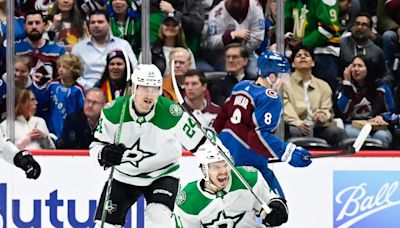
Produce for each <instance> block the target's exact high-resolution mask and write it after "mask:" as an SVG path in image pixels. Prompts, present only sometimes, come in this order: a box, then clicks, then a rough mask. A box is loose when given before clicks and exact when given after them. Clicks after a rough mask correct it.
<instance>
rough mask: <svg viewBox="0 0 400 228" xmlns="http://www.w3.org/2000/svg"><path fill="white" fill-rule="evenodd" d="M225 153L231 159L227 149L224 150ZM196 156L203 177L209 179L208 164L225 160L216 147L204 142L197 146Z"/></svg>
mask: <svg viewBox="0 0 400 228" xmlns="http://www.w3.org/2000/svg"><path fill="white" fill-rule="evenodd" d="M223 153H225V155H226V156H227V157H228V158H229V159H230V160H232V158H231V155H230V153H229V151H224V152H223ZM195 155H196V158H197V161H198V163H199V164H200V168H201V169H202V171H203V174H204V176H205V179H206V180H207V181H209V180H210V179H209V174H208V165H209V164H211V163H214V162H219V161H225V158H224V156H222V154H221V153H220V152H219V151H218V149H217V148H215V146H214V145H213V144H211V143H204V144H203V145H201V146H200V147H199V149H198V150H197V152H196V154H195Z"/></svg>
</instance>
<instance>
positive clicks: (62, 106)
mask: <svg viewBox="0 0 400 228" xmlns="http://www.w3.org/2000/svg"><path fill="white" fill-rule="evenodd" d="M57 65H58V74H59V75H60V78H59V79H57V80H54V81H51V82H50V83H49V84H48V86H47V88H45V89H39V88H38V87H37V86H34V87H33V91H34V93H35V95H36V97H37V98H38V102H39V105H38V106H39V108H40V109H39V110H38V111H39V112H38V115H39V116H43V117H44V118H45V120H46V122H47V123H48V124H49V130H50V132H51V133H53V134H55V135H56V136H57V137H60V135H61V131H62V129H63V126H64V121H65V118H66V117H67V115H68V114H72V113H74V112H76V111H77V110H80V109H82V107H83V101H84V94H83V89H82V87H81V85H79V84H78V83H77V82H76V79H77V78H78V77H79V76H80V75H81V72H82V64H81V61H80V60H79V58H78V57H77V56H74V55H72V54H65V55H63V56H61V57H60V59H59V60H58V61H57Z"/></svg>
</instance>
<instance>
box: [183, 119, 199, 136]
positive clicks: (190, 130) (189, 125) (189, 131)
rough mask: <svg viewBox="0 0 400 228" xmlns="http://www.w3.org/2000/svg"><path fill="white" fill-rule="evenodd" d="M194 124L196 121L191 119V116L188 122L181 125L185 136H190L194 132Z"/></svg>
mask: <svg viewBox="0 0 400 228" xmlns="http://www.w3.org/2000/svg"><path fill="white" fill-rule="evenodd" d="M195 126H196V123H195V122H194V120H192V118H188V122H187V123H185V125H183V131H184V132H185V133H186V135H187V136H189V138H192V137H193V135H194V134H195V133H196V131H195V130H194V127H195Z"/></svg>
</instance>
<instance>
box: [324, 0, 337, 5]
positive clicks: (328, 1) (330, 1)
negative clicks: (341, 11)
mask: <svg viewBox="0 0 400 228" xmlns="http://www.w3.org/2000/svg"><path fill="white" fill-rule="evenodd" d="M322 2H323V3H325V5H328V6H334V5H335V4H336V0H322Z"/></svg>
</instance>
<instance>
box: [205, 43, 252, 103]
mask: <svg viewBox="0 0 400 228" xmlns="http://www.w3.org/2000/svg"><path fill="white" fill-rule="evenodd" d="M248 58H249V53H248V51H247V49H246V48H245V47H244V46H243V45H241V44H238V43H232V44H229V45H227V46H226V47H225V68H226V71H227V74H226V76H225V77H224V78H223V79H222V80H216V81H210V82H209V88H210V93H211V100H212V102H214V103H216V104H218V105H223V104H224V103H225V100H226V98H228V97H229V95H230V94H231V91H232V88H233V86H234V85H236V83H238V82H240V81H243V80H251V79H252V78H251V77H250V76H249V75H248V74H246V72H245V70H246V65H247V63H248Z"/></svg>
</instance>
